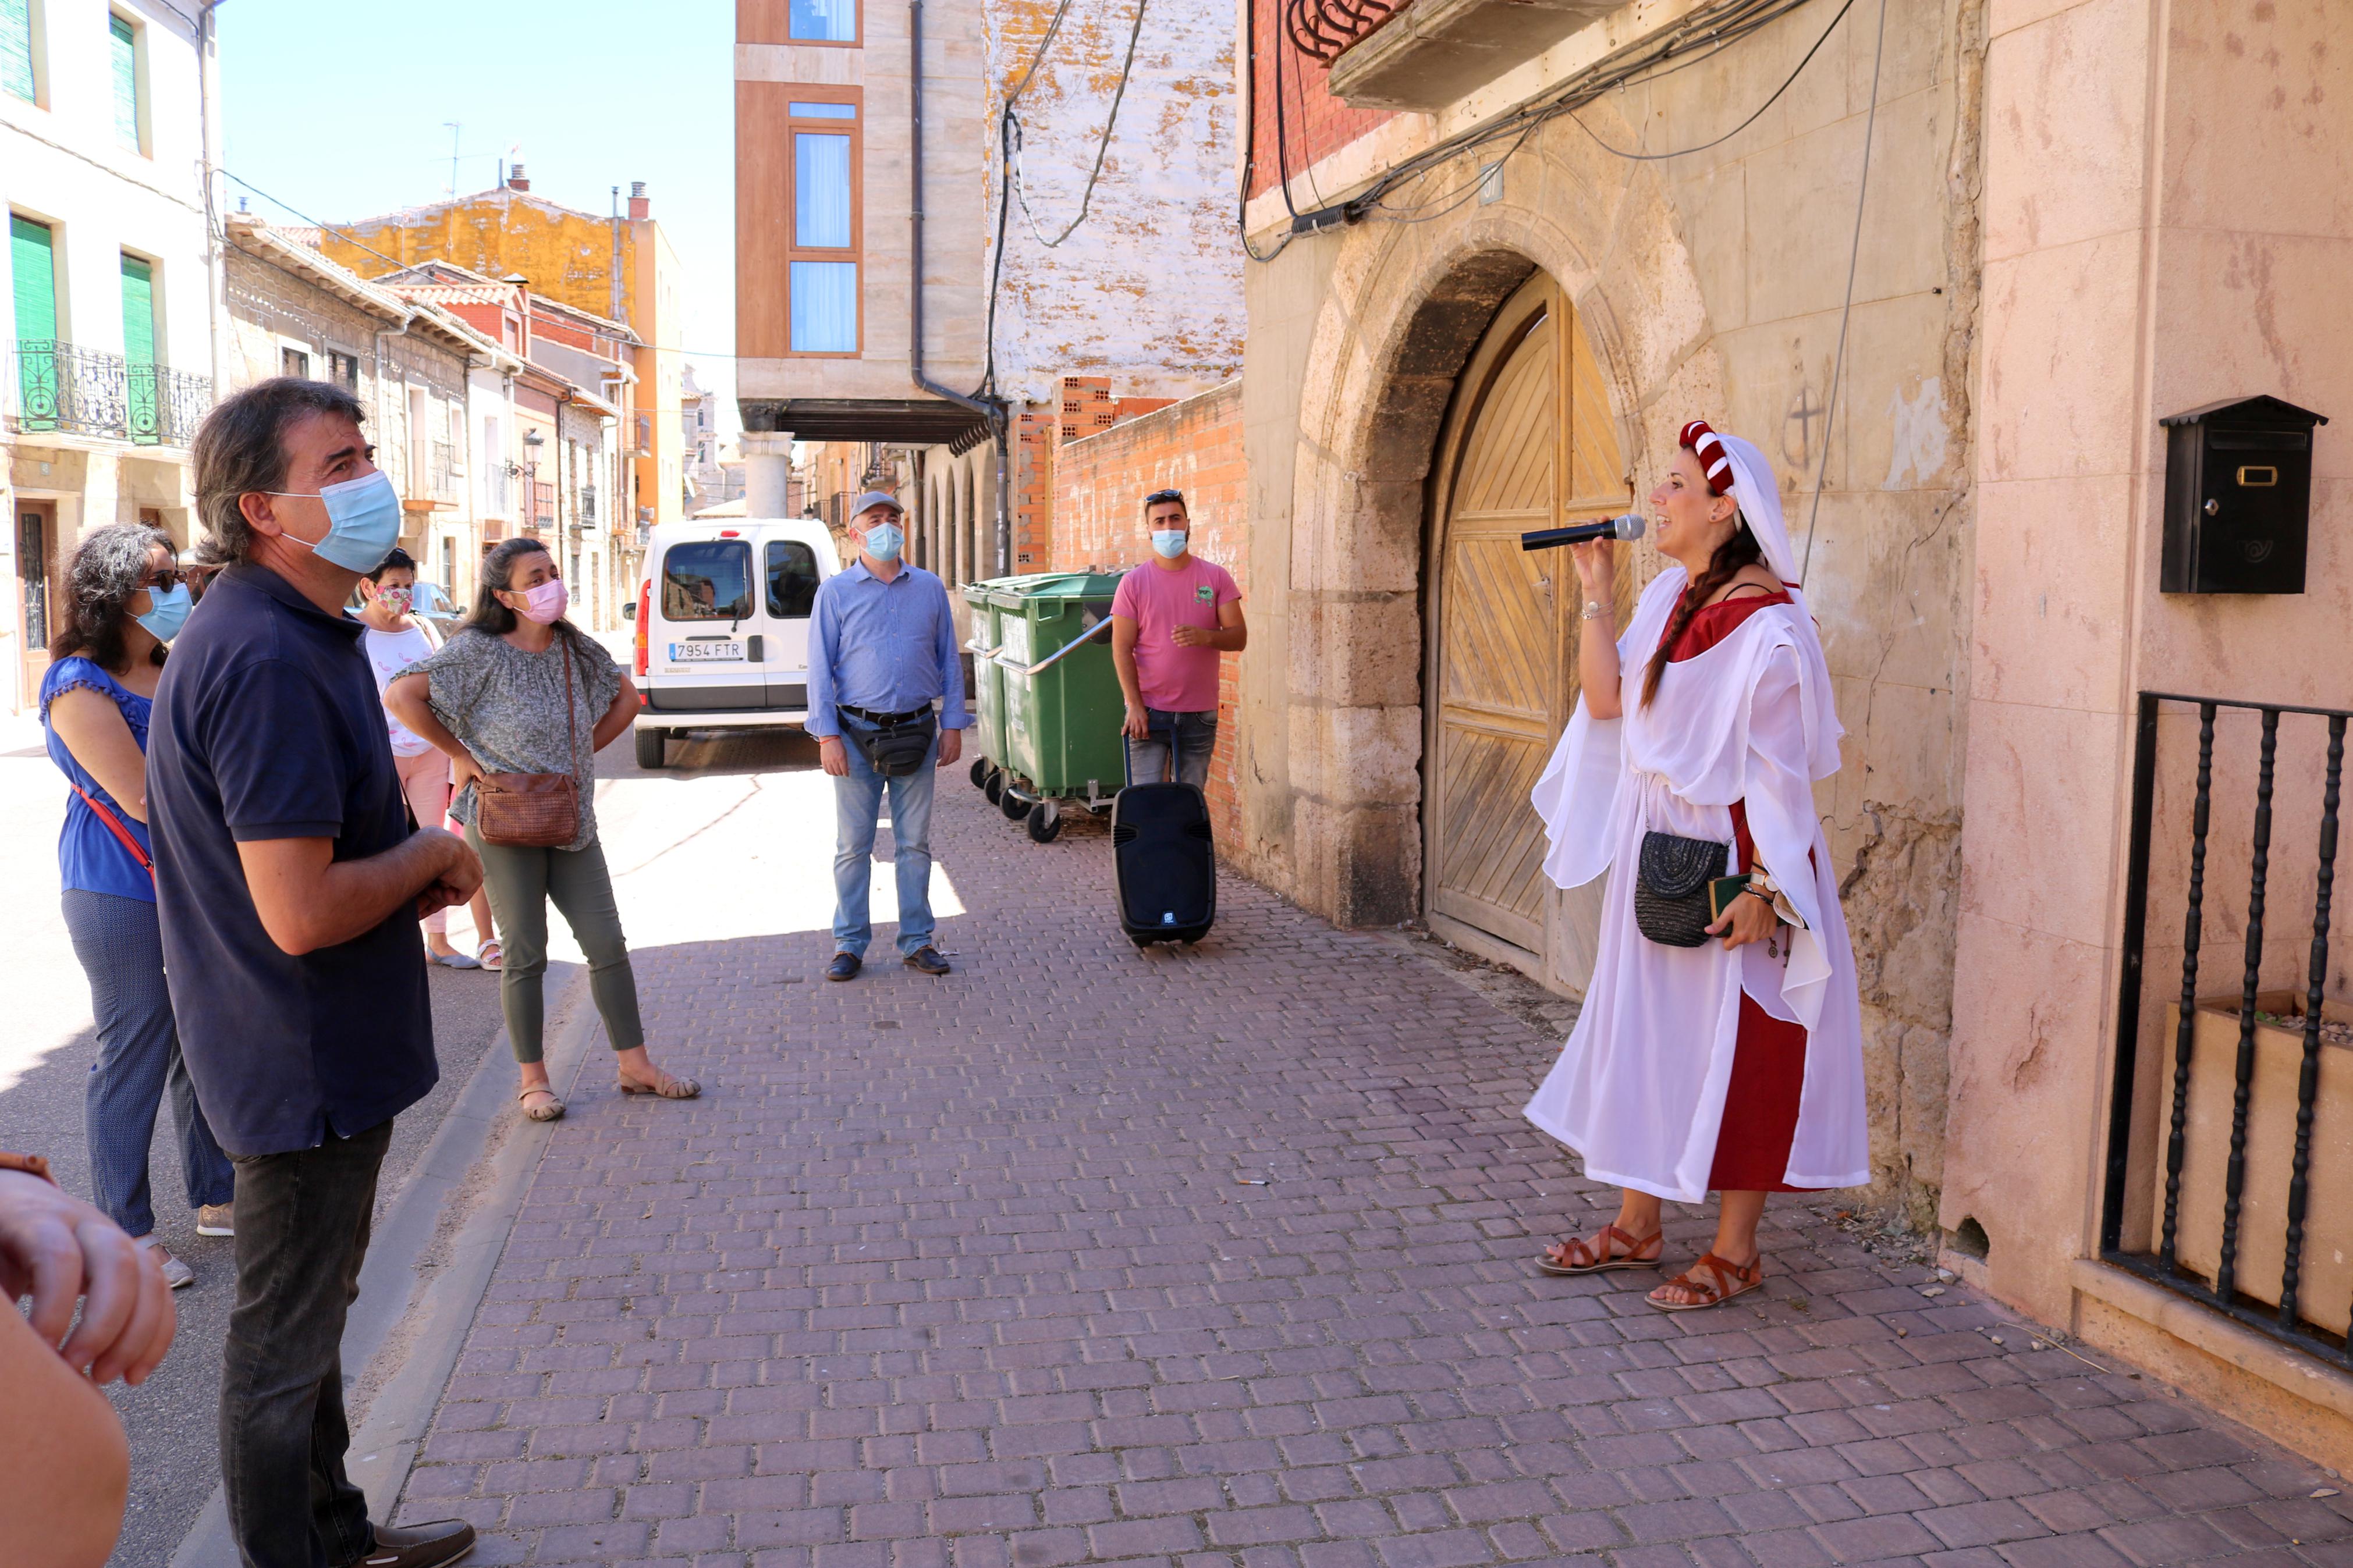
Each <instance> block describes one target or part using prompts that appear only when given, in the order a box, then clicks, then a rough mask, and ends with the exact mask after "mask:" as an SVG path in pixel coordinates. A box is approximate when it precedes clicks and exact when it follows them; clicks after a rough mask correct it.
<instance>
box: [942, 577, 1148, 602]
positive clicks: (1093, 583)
mask: <svg viewBox="0 0 2353 1568" xmlns="http://www.w3.org/2000/svg"><path fill="white" fill-rule="evenodd" d="M1119 578H1120V574H1118V573H1116V572H1035V573H1031V574H1029V575H1028V576H1023V577H998V578H997V579H995V580H994V581H991V582H988V583H985V584H977V586H981V587H985V588H987V589H988V590H989V597H990V599H991V600H992V601H993V602H994V603H996V604H997V605H1003V606H1008V607H1009V606H1012V605H1021V604H1027V603H1029V602H1030V601H1032V600H1037V599H1058V600H1065V601H1068V600H1074V599H1075V600H1081V601H1085V602H1090V603H1092V602H1094V601H1098V600H1104V601H1107V600H1109V599H1110V598H1111V596H1112V594H1113V590H1115V589H1116V588H1117V587H1118V586H1119Z"/></svg>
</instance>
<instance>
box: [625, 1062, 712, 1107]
mask: <svg viewBox="0 0 2353 1568" xmlns="http://www.w3.org/2000/svg"><path fill="white" fill-rule="evenodd" d="M614 1082H615V1083H617V1085H618V1086H619V1088H620V1090H621V1092H622V1093H623V1094H643V1095H651V1096H652V1097H654V1098H655V1099H657V1100H692V1099H693V1098H694V1097H695V1096H697V1095H699V1094H701V1093H702V1085H701V1084H699V1083H697V1082H695V1081H694V1080H693V1079H691V1078H673V1077H671V1076H670V1074H669V1073H666V1072H664V1071H662V1070H661V1069H660V1068H655V1069H654V1081H653V1082H651V1083H638V1082H637V1081H636V1080H634V1079H626V1078H623V1079H615V1080H614Z"/></svg>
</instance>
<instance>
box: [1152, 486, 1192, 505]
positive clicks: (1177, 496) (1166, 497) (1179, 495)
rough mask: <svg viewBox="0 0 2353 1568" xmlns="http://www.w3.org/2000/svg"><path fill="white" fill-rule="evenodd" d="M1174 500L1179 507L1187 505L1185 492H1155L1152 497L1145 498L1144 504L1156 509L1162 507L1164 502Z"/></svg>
mask: <svg viewBox="0 0 2353 1568" xmlns="http://www.w3.org/2000/svg"><path fill="white" fill-rule="evenodd" d="M1172 500H1173V501H1175V502H1176V504H1177V505H1178V506H1183V505H1184V504H1185V492H1184V491H1183V490H1154V491H1153V492H1152V493H1151V494H1150V495H1148V496H1145V498H1144V504H1145V506H1147V507H1155V506H1158V505H1160V504H1161V503H1162V502H1164V501H1172Z"/></svg>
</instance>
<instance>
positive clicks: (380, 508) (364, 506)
mask: <svg viewBox="0 0 2353 1568" xmlns="http://www.w3.org/2000/svg"><path fill="white" fill-rule="evenodd" d="M312 493H313V492H311V491H309V490H291V491H290V490H264V491H263V492H262V494H264V495H273V496H286V497H289V498H290V499H308V498H309V497H310V496H311V494H312ZM316 494H317V495H318V498H319V499H320V500H322V501H323V502H325V503H326V508H327V537H326V538H324V539H322V540H321V541H319V542H318V543H316V544H313V543H311V542H310V541H309V540H307V539H297V538H295V537H294V536H293V535H292V534H290V533H284V534H280V535H279V537H280V538H281V539H283V540H285V541H286V542H287V543H289V544H299V545H301V547H302V548H303V549H305V550H310V551H314V552H317V554H318V557H319V559H320V560H322V561H325V562H330V563H333V564H334V565H337V566H340V567H342V568H343V570H344V571H346V572H363V573H364V572H373V571H375V569H376V568H377V567H379V566H381V565H383V564H384V558H385V556H387V555H389V554H391V553H392V547H393V546H394V545H396V544H397V543H399V542H400V492H399V491H398V490H397V489H394V488H393V484H392V476H391V475H390V474H387V473H385V471H384V470H383V469H382V468H378V469H377V470H376V471H375V473H372V474H369V475H366V476H365V477H364V478H362V479H345V480H344V481H343V483H342V484H339V485H328V486H326V487H325V488H323V489H320V490H318V491H317V492H316Z"/></svg>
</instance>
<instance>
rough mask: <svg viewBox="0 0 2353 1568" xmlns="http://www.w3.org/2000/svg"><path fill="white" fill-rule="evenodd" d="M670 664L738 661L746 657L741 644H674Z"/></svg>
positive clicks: (671, 645)
mask: <svg viewBox="0 0 2353 1568" xmlns="http://www.w3.org/2000/svg"><path fill="white" fill-rule="evenodd" d="M743 657H744V645H743V644H742V643H740V642H674V643H672V644H670V662H671V663H673V664H691V663H694V662H697V661H699V660H720V659H731V658H732V659H736V660H739V661H740V660H741V659H742V658H743Z"/></svg>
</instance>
